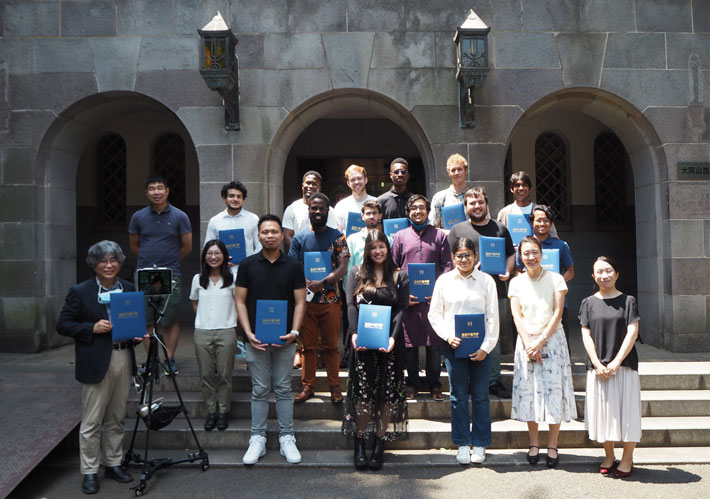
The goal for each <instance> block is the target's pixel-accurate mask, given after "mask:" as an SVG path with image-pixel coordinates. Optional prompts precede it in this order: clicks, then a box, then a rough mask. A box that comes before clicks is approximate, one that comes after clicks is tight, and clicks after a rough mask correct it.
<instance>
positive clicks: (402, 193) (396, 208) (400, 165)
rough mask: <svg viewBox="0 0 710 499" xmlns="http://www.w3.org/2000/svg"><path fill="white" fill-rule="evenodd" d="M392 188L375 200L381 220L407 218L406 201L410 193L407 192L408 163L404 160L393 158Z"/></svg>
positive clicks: (391, 165)
mask: <svg viewBox="0 0 710 499" xmlns="http://www.w3.org/2000/svg"><path fill="white" fill-rule="evenodd" d="M390 179H391V180H392V188H391V189H390V190H389V191H387V192H385V193H384V194H382V195H380V197H378V198H377V200H378V201H379V202H380V204H381V205H382V218H383V219H388V218H407V217H408V216H409V214H408V213H407V201H409V198H410V197H411V196H412V193H411V192H409V191H408V190H407V182H409V163H407V160H406V159H404V158H395V159H393V160H392V163H390Z"/></svg>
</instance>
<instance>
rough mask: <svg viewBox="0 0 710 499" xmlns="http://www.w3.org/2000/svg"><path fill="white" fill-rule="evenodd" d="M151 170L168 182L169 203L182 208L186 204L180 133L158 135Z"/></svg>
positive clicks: (183, 159)
mask: <svg viewBox="0 0 710 499" xmlns="http://www.w3.org/2000/svg"><path fill="white" fill-rule="evenodd" d="M153 171H154V172H155V174H156V175H160V176H161V177H163V178H165V181H166V182H167V183H168V187H169V188H170V197H169V198H168V200H169V201H170V204H172V205H174V206H177V207H178V208H180V209H182V210H184V209H185V205H186V204H187V198H186V182H185V142H184V141H183V140H182V137H180V135H178V134H176V133H172V132H170V133H166V134H163V135H161V136H160V137H158V139H157V140H156V141H155V145H154V146H153Z"/></svg>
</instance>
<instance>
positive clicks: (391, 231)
mask: <svg viewBox="0 0 710 499" xmlns="http://www.w3.org/2000/svg"><path fill="white" fill-rule="evenodd" d="M382 225H383V227H384V229H385V235H386V236H394V235H395V234H396V233H397V232H399V231H400V230H402V229H406V228H407V227H408V226H409V220H407V219H406V218H388V219H387V220H383V221H382Z"/></svg>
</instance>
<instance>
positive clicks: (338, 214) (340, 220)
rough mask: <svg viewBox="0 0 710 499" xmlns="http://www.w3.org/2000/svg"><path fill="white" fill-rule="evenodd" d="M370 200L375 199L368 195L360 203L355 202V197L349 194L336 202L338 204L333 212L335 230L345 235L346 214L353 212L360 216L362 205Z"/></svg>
mask: <svg viewBox="0 0 710 499" xmlns="http://www.w3.org/2000/svg"><path fill="white" fill-rule="evenodd" d="M370 199H377V198H375V196H370V195H369V194H368V195H367V196H366V197H365V198H364V199H363V200H362V201H357V200H356V199H355V195H352V194H351V195H350V196H348V197H346V198H344V199H341V200H340V201H338V204H336V205H335V209H334V210H333V213H334V215H335V223H336V224H338V226H337V227H336V228H337V229H338V230H339V231H340V232H342V233H343V234H345V228H346V226H347V224H348V214H349V213H350V212H354V213H357V214H358V215H360V214H361V213H362V205H363V204H365V201H368V200H370Z"/></svg>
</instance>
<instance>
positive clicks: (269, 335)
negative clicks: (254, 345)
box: [254, 300, 288, 345]
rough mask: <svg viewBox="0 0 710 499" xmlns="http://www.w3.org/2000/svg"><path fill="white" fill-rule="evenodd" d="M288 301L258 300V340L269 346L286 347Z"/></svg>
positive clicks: (256, 332) (255, 332) (256, 334)
mask: <svg viewBox="0 0 710 499" xmlns="http://www.w3.org/2000/svg"><path fill="white" fill-rule="evenodd" d="M287 311H288V301H286V300H256V324H255V326H256V328H255V329H256V331H254V335H255V336H256V339H257V340H259V341H260V342H262V343H267V344H269V345H284V344H286V342H285V341H284V340H282V339H281V338H280V337H281V336H284V335H286V314H287Z"/></svg>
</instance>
